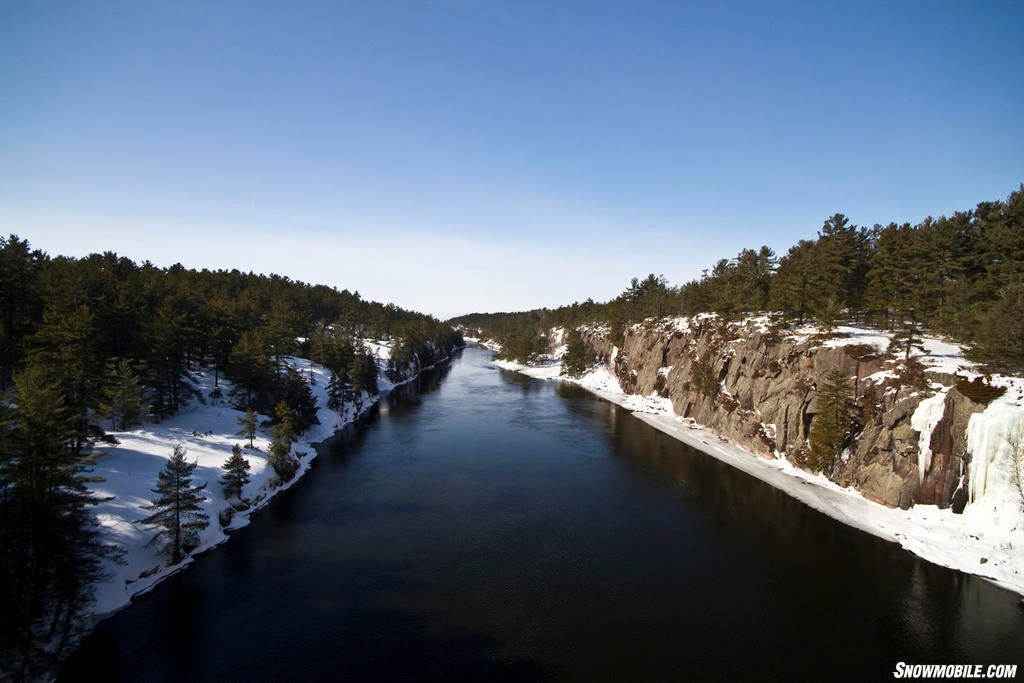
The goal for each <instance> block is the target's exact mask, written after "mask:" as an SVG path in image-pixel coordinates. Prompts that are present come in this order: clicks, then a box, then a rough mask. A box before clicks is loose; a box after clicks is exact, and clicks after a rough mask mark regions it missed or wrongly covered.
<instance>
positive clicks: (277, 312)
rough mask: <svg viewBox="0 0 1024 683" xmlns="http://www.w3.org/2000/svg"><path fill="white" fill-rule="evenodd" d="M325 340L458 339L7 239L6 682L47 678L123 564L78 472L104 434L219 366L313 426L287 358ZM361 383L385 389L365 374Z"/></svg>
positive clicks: (370, 306)
mask: <svg viewBox="0 0 1024 683" xmlns="http://www.w3.org/2000/svg"><path fill="white" fill-rule="evenodd" d="M316 330H331V332H332V334H333V335H334V336H335V338H336V339H339V340H344V339H350V338H352V337H356V336H368V337H376V338H379V339H387V338H390V337H391V336H392V335H395V337H396V338H397V337H400V336H401V335H403V334H406V333H408V334H410V335H415V339H416V341H415V343H414V344H413V348H414V351H416V352H417V353H418V354H419V357H420V358H430V359H431V360H432V361H434V360H436V359H438V358H440V357H443V356H447V355H448V354H449V353H451V351H452V350H453V349H454V348H455V347H457V346H458V345H460V344H461V342H462V339H461V337H460V336H459V334H458V333H457V332H455V331H454V330H452V329H451V327H450V326H448V325H445V324H443V323H441V322H440V321H438V320H436V319H434V318H432V317H429V316H425V315H422V314H419V313H414V312H411V311H406V310H403V309H400V308H398V307H396V306H394V305H390V304H389V305H386V306H385V305H382V304H377V303H373V302H368V301H363V299H362V298H361V297H360V295H359V293H358V292H355V293H353V292H349V291H347V290H342V291H338V290H335V289H332V288H329V287H323V286H310V285H307V284H304V283H301V282H295V281H292V280H289V279H288V278H283V277H279V276H273V275H272V276H262V275H254V274H251V273H248V274H247V273H242V272H239V271H237V270H232V271H223V270H222V271H209V270H202V271H197V270H189V269H186V268H184V267H182V266H181V265H174V266H171V267H170V268H157V267H155V266H154V265H153V264H151V263H149V262H145V263H141V264H136V263H134V262H132V261H131V260H129V259H126V258H123V257H119V256H117V255H116V254H113V253H110V252H105V253H102V254H91V255H89V256H86V257H84V258H67V257H54V258H51V257H49V256H47V255H46V254H44V253H42V252H40V251H33V250H31V249H30V247H29V243H28V242H27V241H24V240H21V239H19V238H17V237H15V236H13V235H12V236H10V237H9V238H6V239H4V238H0V390H9V389H11V387H12V384H13V388H14V393H15V395H16V396H17V398H15V399H12V402H11V403H10V404H9V405H8V404H5V403H3V402H0V412H3V413H4V414H3V416H2V417H3V418H4V420H5V426H4V427H3V428H2V429H0V446H2V452H0V477H2V479H0V576H2V577H3V578H4V580H3V581H0V584H2V588H0V600H2V603H0V614H2V615H3V616H2V617H0V637H2V642H0V650H2V653H0V658H2V661H0V670H3V671H4V672H5V673H6V672H13V674H12V675H13V676H14V677H26V676H37V675H42V673H41V669H38V670H37V664H38V663H39V662H40V661H41V658H45V657H44V655H45V653H44V652H43V651H42V650H41V649H40V648H41V643H42V642H43V641H44V640H45V641H46V642H47V643H49V645H50V646H52V648H59V647H60V646H61V643H62V639H63V638H64V637H65V636H66V635H67V634H68V633H69V632H70V629H71V627H72V625H74V624H75V623H76V619H77V617H78V616H79V615H80V613H81V609H82V607H83V606H84V605H85V604H86V603H87V602H88V600H89V595H90V594H89V590H90V586H91V584H92V583H93V582H94V581H95V580H96V579H97V578H98V567H99V566H100V563H101V562H102V561H103V558H104V557H107V556H110V555H111V553H110V552H109V551H108V550H107V549H106V548H105V547H103V546H101V545H100V544H99V542H98V540H97V539H98V535H97V532H96V528H95V524H94V522H93V520H92V518H91V515H90V514H89V512H88V510H89V509H90V507H89V506H90V505H91V503H92V499H91V498H90V497H89V495H88V491H87V489H86V488H85V486H84V482H83V481H82V475H81V473H82V468H83V467H84V466H85V465H86V464H87V460H86V456H87V454H88V453H89V452H90V448H91V446H92V444H93V442H94V441H96V440H97V439H105V438H106V436H105V435H104V433H103V427H104V426H108V427H110V428H114V429H123V428H125V427H128V426H130V425H131V424H133V423H136V422H137V421H139V420H140V419H142V418H143V417H145V416H147V415H148V416H155V417H157V418H161V417H164V416H167V415H170V414H172V413H174V412H175V411H177V410H179V409H180V408H181V407H183V406H185V405H187V404H188V403H189V402H190V401H192V400H200V401H201V400H204V397H203V396H201V395H200V394H199V392H198V391H197V389H196V382H195V381H194V379H193V378H194V377H195V374H196V372H197V371H200V370H202V369H205V368H209V367H212V368H213V370H214V373H215V383H217V382H219V379H220V376H221V373H227V375H228V376H229V377H230V378H231V379H233V380H235V384H236V386H235V389H236V395H235V399H236V400H237V401H238V402H239V403H240V404H241V405H242V406H243V407H246V408H252V409H253V410H254V411H263V412H271V411H272V409H273V406H274V405H275V404H276V403H277V402H278V401H281V400H286V401H287V402H288V404H289V405H291V406H294V409H293V418H292V420H293V424H294V428H295V429H305V428H307V427H308V426H309V425H310V424H312V423H314V422H315V416H316V406H315V403H314V401H313V397H312V394H311V393H310V392H309V390H308V387H307V386H306V384H305V382H302V381H301V378H298V377H297V376H296V374H295V373H294V372H291V371H289V370H288V369H287V368H286V364H285V363H284V356H285V354H287V353H289V352H290V351H292V350H293V349H294V348H295V342H296V338H297V337H310V336H311V335H312V334H313V332H314V331H316ZM350 360H351V359H350V358H346V359H345V360H344V363H343V366H344V367H345V372H346V373H347V372H348V368H349V364H350ZM363 365H364V366H366V365H367V364H366V363H365V362H364V364H363ZM373 371H374V373H375V372H376V370H375V368H374V369H373ZM359 378H360V381H361V383H362V385H363V386H365V387H366V388H367V389H368V390H369V391H375V390H376V386H375V380H376V374H374V375H373V376H372V377H370V370H369V369H368V368H367V367H361V368H360V372H359ZM346 379H347V377H346ZM40 396H42V397H45V400H44V399H40V398H38V397H40ZM5 406H6V407H5ZM13 406H17V409H15V408H13ZM254 428H255V425H254V424H253V429H254ZM247 436H250V438H251V436H252V433H251V432H250V433H247ZM187 535H188V534H186V536H187ZM44 636H45V637H44ZM0 677H2V676H0Z"/></svg>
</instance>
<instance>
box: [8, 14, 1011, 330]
mask: <svg viewBox="0 0 1024 683" xmlns="http://www.w3.org/2000/svg"><path fill="white" fill-rule="evenodd" d="M0 18H3V21H2V22H0V25H2V26H3V28H0V36H2V37H3V41H0V42H2V43H3V45H4V47H3V48H0V50H2V54H3V55H4V57H3V58H2V59H0V83H2V84H3V85H4V89H5V92H7V93H8V94H9V102H8V107H7V111H6V112H5V114H6V115H5V123H6V124H7V125H6V126H5V127H4V129H3V130H2V131H0V155H2V156H3V157H4V158H5V160H6V161H7V163H5V164H4V166H3V167H2V168H0V230H2V231H3V232H4V234H17V235H18V236H19V237H21V238H23V239H27V240H28V241H29V242H30V243H31V244H32V245H33V247H34V248H38V249H42V250H43V251H46V252H47V253H49V254H51V255H66V256H74V257H81V256H85V255H87V254H89V253H94V252H98V253H101V252H104V251H113V252H116V253H118V254H119V255H122V256H126V257H128V258H131V259H132V260H134V261H136V262H142V261H145V260H149V261H151V262H153V263H154V264H155V265H158V266H162V267H166V266H170V265H173V264H174V263H181V264H182V265H184V266H186V267H190V268H196V269H202V268H209V269H212V270H218V269H224V270H231V269H233V268H237V269H239V270H241V271H243V272H249V271H252V272H257V273H264V274H270V273H272V272H273V273H277V274H279V275H283V276H287V277H289V278H292V279H295V280H301V281H304V282H308V283H313V284H325V285H328V286H332V287H336V288H337V289H348V290H349V291H353V292H355V291H358V292H360V294H361V295H363V296H364V297H366V298H368V299H371V300H375V301H381V302H393V303H395V304H396V305H399V306H401V307H402V308H406V309H411V310H417V311H422V312H425V313H429V314H431V315H434V316H436V317H438V318H439V319H441V320H447V319H450V318H451V317H454V316H457V315H463V314H466V313H470V312H495V311H522V310H532V309H536V308H555V307H558V306H561V305H567V304H571V303H572V302H574V301H584V300H586V299H587V298H593V299H594V300H595V301H606V300H608V299H611V298H613V297H615V296H616V295H618V294H619V293H620V292H621V291H622V290H623V289H624V288H625V287H626V286H628V283H629V281H630V279H631V278H632V277H643V276H645V275H647V274H648V273H654V274H663V275H665V277H666V278H667V279H668V280H669V282H671V283H672V284H674V285H679V284H682V283H684V282H686V281H688V280H691V279H693V278H696V277H699V276H700V273H701V271H702V270H704V269H707V268H710V267H711V266H713V264H714V263H715V262H716V261H717V260H719V259H723V258H731V257H733V256H735V255H736V253H737V252H739V250H740V249H743V248H752V249H756V248H757V247H759V246H760V245H762V244H767V245H768V246H769V247H771V248H772V249H774V250H775V252H776V254H777V255H778V256H782V255H783V254H784V253H785V251H786V250H787V249H788V248H789V246H791V245H793V244H795V243H796V242H797V241H798V240H799V239H810V238H813V237H814V236H815V235H816V233H817V230H818V229H819V228H820V227H821V224H822V222H823V221H824V220H825V219H826V218H828V217H829V216H831V215H832V214H834V213H843V214H845V215H846V216H847V217H849V218H850V220H851V221H852V222H853V223H855V224H857V225H861V226H866V227H871V226H872V225H874V224H878V223H880V224H886V223H889V222H891V221H892V222H897V223H903V222H910V223H917V222H919V221H921V220H922V219H924V218H925V217H927V216H939V215H949V214H951V213H953V212H955V211H961V210H968V209H971V208H973V207H974V206H975V205H976V204H977V203H978V202H982V201H994V200H998V199H1003V198H1005V197H1006V196H1007V195H1008V194H1009V193H1010V192H1012V191H1014V190H1015V189H1017V188H1018V187H1019V186H1020V184H1021V182H1022V180H1024V136H1022V135H1021V131H1020V125H1019V121H1021V120H1024V95H1022V94H1021V93H1020V92H1019V89H1015V88H1012V87H1011V86H1010V85H1008V83H1009V80H1010V79H1009V77H1010V76H1011V75H1012V74H1013V73H1017V72H1019V70H1020V68H1021V67H1022V66H1024V47H1021V44H1020V41H1018V40H1016V38H1015V34H1016V29H1017V27H1019V26H1020V25H1022V20H1024V6H1022V5H1021V4H1020V3H1013V2H1003V3H995V2H994V3H987V4H984V5H962V4H959V3H952V2H947V3H924V2H916V3H907V4H902V5H900V6H898V7H895V8H893V7H891V6H888V5H885V4H882V3H867V4H864V5H858V6H856V7H819V6H818V5H816V4H813V3H797V4H787V5H785V6H783V7H762V6H760V5H757V4H749V3H731V4H729V5H728V6H724V7H723V6H715V7H702V6H695V5H687V6H679V5H676V4H659V3H650V4H645V5H643V6H642V7H640V8H630V9H627V8H624V7H621V6H616V5H614V4H605V3H590V4H587V5H565V6H558V7H548V6H544V5H540V4H524V5H517V6H515V7H480V6H473V5H464V4H461V3H443V4H440V5H432V6H430V7H424V6H419V5H401V4H398V5H386V6H375V7H372V8H369V7H363V6H346V7H336V6H334V5H333V4H322V5H321V4H315V5H312V6H307V7H304V8H303V9H302V10H301V11H288V10H284V9H281V8H276V7H273V6H270V5H259V6H254V5H245V6H244V14H243V13H242V12H239V11H238V9H237V8H233V7H231V6H229V5H223V6H219V7H217V8H206V7H203V8H202V9H197V8H196V7H190V6H185V5H181V6H177V5H176V6H173V7H162V8H139V7H128V8H116V9H115V8H112V7H108V6H93V7H86V6H79V5H68V6H65V7H61V8H46V7H39V6H21V7H6V8H4V9H2V10H0Z"/></svg>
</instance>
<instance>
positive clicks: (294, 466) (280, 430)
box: [268, 401, 298, 483]
mask: <svg viewBox="0 0 1024 683" xmlns="http://www.w3.org/2000/svg"><path fill="white" fill-rule="evenodd" d="M274 416H275V422H274V428H273V430H272V432H271V441H270V452H269V454H268V455H269V460H270V465H271V467H273V468H274V472H275V473H277V477H278V479H279V480H280V481H281V482H282V483H284V482H287V481H290V480H291V478H292V477H294V476H295V472H296V470H298V463H297V462H296V461H295V458H294V457H292V441H293V440H294V439H295V416H294V414H293V412H292V409H291V408H290V407H289V406H288V404H287V403H285V402H284V401H281V402H279V403H278V404H277V405H276V406H274Z"/></svg>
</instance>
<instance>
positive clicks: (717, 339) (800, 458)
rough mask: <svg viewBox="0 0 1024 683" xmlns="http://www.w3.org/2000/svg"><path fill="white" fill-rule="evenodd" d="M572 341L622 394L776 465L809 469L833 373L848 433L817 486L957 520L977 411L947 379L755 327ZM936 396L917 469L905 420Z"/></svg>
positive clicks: (710, 319)
mask: <svg viewBox="0 0 1024 683" xmlns="http://www.w3.org/2000/svg"><path fill="white" fill-rule="evenodd" d="M582 332H583V336H584V339H585V340H586V341H587V343H588V344H589V345H590V346H591V348H592V349H593V351H594V352H595V354H596V355H598V356H599V357H601V358H602V359H603V360H604V361H605V362H606V363H607V364H608V366H609V367H610V368H611V369H612V370H613V371H614V373H615V375H616V376H617V378H618V380H619V383H620V385H621V387H622V389H623V390H624V391H625V392H627V393H633V394H640V395H643V396H648V395H651V394H652V393H656V394H658V395H660V396H662V397H665V398H668V399H670V400H671V402H672V406H673V409H674V410H675V412H676V414H677V415H679V416H682V417H686V418H691V419H693V420H694V421H696V422H697V423H699V424H701V425H703V426H705V427H707V428H708V429H711V430H713V431H714V432H716V433H718V434H719V435H721V436H723V437H725V438H727V439H730V440H732V441H734V442H736V443H737V444H739V445H741V446H743V447H744V448H746V449H748V450H750V451H752V452H754V453H757V454H759V455H762V456H764V457H785V458H787V459H789V460H790V461H791V462H793V463H794V464H797V465H799V466H807V462H808V461H807V454H808V437H809V434H810V430H811V425H812V423H813V421H814V419H815V416H816V415H817V413H818V410H819V408H818V405H817V402H818V388H819V387H820V386H821V384H822V382H823V380H824V378H825V377H826V376H827V375H829V374H830V373H832V372H834V371H839V372H841V373H842V374H843V375H844V376H846V377H847V378H848V381H849V384H850V387H851V389H852V390H853V394H854V400H855V403H856V411H855V412H857V413H858V417H857V429H856V434H855V437H854V439H853V441H852V443H851V444H850V446H849V447H848V448H847V450H846V451H845V452H844V453H843V455H842V457H841V458H839V459H838V460H837V461H836V463H835V464H834V466H833V467H832V468H830V471H828V472H826V475H828V476H829V477H830V478H831V479H833V480H834V481H836V482H837V483H839V484H840V485H842V486H853V487H855V488H856V489H858V490H859V491H861V492H862V493H863V494H864V495H865V496H866V497H868V498H870V499H873V500H875V501H877V502H880V503H884V504H886V505H889V506H893V507H896V506H899V507H903V508H907V507H909V506H911V505H913V504H915V503H925V504H936V505H939V506H940V507H948V506H950V505H952V506H953V508H954V510H955V511H960V510H962V509H963V506H964V504H965V502H966V477H967V472H968V467H967V464H968V460H969V455H968V454H967V452H966V432H967V424H968V421H969V420H970V416H971V415H972V414H973V413H975V412H978V411H981V410H984V408H985V404H984V402H981V401H975V400H972V399H970V398H968V397H967V396H965V395H964V394H962V393H960V392H959V391H958V390H957V389H955V388H948V387H951V386H952V385H953V384H954V383H955V378H954V377H953V376H951V375H943V374H940V373H936V372H933V371H929V372H927V373H924V372H923V371H922V368H921V367H920V366H916V365H915V364H913V363H911V364H910V365H909V366H908V365H903V364H900V363H899V362H898V360H895V359H887V358H886V357H885V355H884V353H883V351H884V349H879V348H876V347H874V346H871V345H866V344H857V343H853V342H855V341H856V340H850V339H846V340H843V339H840V340H832V341H826V340H823V339H819V338H815V337H813V336H808V335H804V336H797V335H788V334H787V333H786V332H784V331H779V330H775V329H772V328H771V327H769V326H768V325H766V324H765V321H764V320H763V319H760V320H753V321H747V322H745V323H727V322H725V321H723V320H721V319H720V318H718V317H715V316H712V315H707V316H698V317H696V318H692V319H675V320H662V321H656V322H655V321H647V322H646V323H643V324H638V325H633V326H632V327H630V328H628V329H627V330H626V332H625V338H624V341H623V343H622V347H621V348H618V349H617V348H616V347H615V346H613V344H612V342H611V340H610V339H609V336H608V334H607V333H606V331H604V330H601V329H599V328H594V329H589V330H588V329H584V330H582ZM940 386H942V387H943V388H942V389H941V391H945V392H946V393H945V399H944V405H943V406H940V407H941V408H942V413H941V419H938V422H937V423H935V424H934V425H933V428H932V431H931V435H930V438H928V439H927V446H928V448H929V449H930V457H926V458H925V457H922V456H921V453H922V452H923V451H922V449H921V447H922V445H924V444H923V443H922V439H921V432H920V431H918V430H917V429H915V428H914V426H913V425H912V417H913V416H914V414H915V412H916V411H917V410H918V408H919V406H920V404H921V402H922V401H923V400H925V399H927V398H929V397H931V396H933V395H935V394H936V393H937V392H938V391H940V389H939V388H938V387H940ZM947 388H948V391H947ZM936 400H937V399H936ZM924 431H926V430H924Z"/></svg>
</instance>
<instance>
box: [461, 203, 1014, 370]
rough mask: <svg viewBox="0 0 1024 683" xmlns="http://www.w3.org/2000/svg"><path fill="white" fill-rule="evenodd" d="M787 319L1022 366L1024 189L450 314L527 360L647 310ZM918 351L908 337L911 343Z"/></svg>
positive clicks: (836, 224)
mask: <svg viewBox="0 0 1024 683" xmlns="http://www.w3.org/2000/svg"><path fill="white" fill-rule="evenodd" d="M769 311H771V312H772V313H773V315H775V316H776V318H777V320H778V321H779V322H780V323H782V324H788V323H803V322H805V321H807V320H810V319H813V320H814V321H816V322H817V323H818V324H819V325H821V326H822V327H824V328H826V329H828V328H831V327H833V326H835V325H836V324H838V323H840V322H858V323H865V324H872V325H878V326H880V327H884V328H886V329H890V330H894V331H897V332H900V333H902V334H903V335H904V336H905V338H907V339H908V340H911V341H912V340H913V337H914V335H915V334H917V333H919V332H920V331H921V330H930V331H932V332H936V333H940V334H944V335H947V336H949V337H951V338H953V339H956V340H959V341H961V342H964V343H965V344H966V345H967V346H968V347H969V353H970V355H971V356H972V357H973V358H974V359H976V360H980V361H982V362H985V363H987V364H989V366H990V367H992V368H993V369H995V370H1001V371H1020V370H1022V369H1024V185H1022V186H1020V187H1019V188H1018V189H1017V190H1015V191H1014V192H1012V193H1011V194H1010V195H1009V196H1008V197H1007V198H1006V199H1005V200H998V201H986V202H981V203H979V204H978V205H977V206H976V207H975V208H973V209H969V210H965V211H958V212H956V213H954V214H953V215H952V216H948V217H947V216H942V217H939V218H932V217H927V218H925V219H924V220H922V221H920V222H919V223H917V224H914V225H911V224H910V223H901V224H897V223H895V222H893V223H889V224H887V225H874V226H872V227H870V228H868V227H863V226H857V225H854V224H852V223H851V222H850V220H849V219H848V218H847V217H846V216H844V215H843V214H838V213H837V214H835V215H833V216H831V217H829V218H828V219H827V220H825V221H824V223H823V224H822V227H821V229H820V230H818V233H817V235H816V237H815V238H813V239H803V240H800V241H799V242H798V243H797V244H795V245H793V246H792V247H790V248H789V250H788V251H787V252H786V253H785V254H783V255H782V256H781V257H780V256H778V255H777V254H775V252H774V251H773V250H772V249H770V248H769V247H767V246H761V247H759V248H757V249H743V250H741V251H740V253H739V254H737V255H736V256H735V257H734V258H731V259H721V260H719V261H718V262H717V263H715V264H714V265H713V266H712V267H711V268H709V269H707V270H705V271H704V272H703V274H702V275H701V277H699V278H695V279H693V280H690V281H689V282H686V283H684V284H682V285H679V286H671V285H669V283H668V281H667V280H666V279H665V277H664V276H655V275H653V274H651V275H648V276H647V277H646V278H644V279H642V280H641V279H638V278H634V279H633V280H632V282H631V283H630V285H629V287H627V288H626V290H625V291H623V292H622V293H621V294H620V295H619V296H617V297H616V298H614V299H612V300H611V301H608V302H604V303H596V302H594V301H593V300H592V299H587V300H586V301H584V302H577V303H574V304H572V305H569V306H562V307H560V308H556V309H538V310H533V311H527V312H521V313H483V314H481V313H474V314H469V315H464V316H459V317H457V318H453V319H451V320H450V321H449V322H450V323H452V324H456V325H461V326H462V327H463V328H464V329H466V330H468V331H469V332H473V331H478V332H480V333H482V334H485V335H486V336H489V337H492V338H495V339H497V340H498V341H501V342H502V343H503V346H504V347H505V348H504V353H505V354H506V355H508V356H509V357H512V358H518V359H526V358H529V357H530V356H531V355H532V354H536V353H538V352H540V351H542V350H543V346H544V341H543V340H542V339H540V337H539V335H540V333H541V332H542V331H543V330H545V329H548V328H551V327H555V326H563V327H566V328H570V327H576V326H578V325H580V324H583V323H591V322H603V323H607V324H608V325H610V327H611V333H612V335H613V339H615V340H616V341H619V342H620V343H621V340H622V335H623V332H624V329H625V327H626V325H628V324H630V323H634V322H638V321H641V320H644V319H646V318H649V317H663V316H677V315H695V314H697V313H703V312H716V313H719V314H721V315H723V316H724V317H726V318H732V317H739V316H743V315H748V314H752V313H760V312H769ZM908 349H909V345H908Z"/></svg>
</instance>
